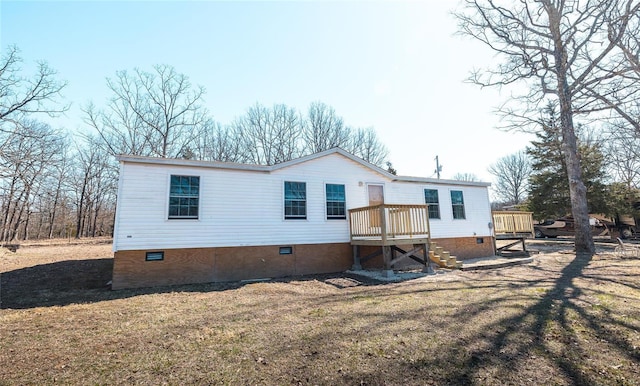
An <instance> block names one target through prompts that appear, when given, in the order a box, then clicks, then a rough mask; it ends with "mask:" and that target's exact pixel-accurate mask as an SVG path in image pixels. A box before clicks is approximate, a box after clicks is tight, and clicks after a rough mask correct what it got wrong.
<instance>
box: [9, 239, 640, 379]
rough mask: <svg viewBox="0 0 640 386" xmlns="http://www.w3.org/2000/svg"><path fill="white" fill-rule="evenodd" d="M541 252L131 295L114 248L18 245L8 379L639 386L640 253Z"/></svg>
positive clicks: (12, 263) (12, 256) (13, 257)
mask: <svg viewBox="0 0 640 386" xmlns="http://www.w3.org/2000/svg"><path fill="white" fill-rule="evenodd" d="M533 248H538V249H540V250H541V253H540V254H538V255H535V260H534V263H532V264H530V265H526V266H515V267H508V268H501V269H494V270H485V271H468V272H447V273H443V274H438V275H434V276H428V277H424V278H420V279H415V280H410V281H405V282H401V283H393V284H385V283H378V282H372V281H364V280H362V279H358V278H356V277H349V276H346V275H333V276H332V275H325V276H315V277H305V278H291V279H289V280H281V281H273V282H259V283H231V284H209V285H190V286H179V287H163V288H153V289H141V290H123V291H110V290H109V289H108V288H107V287H106V286H105V284H106V283H107V282H108V281H109V280H110V274H111V272H110V270H111V267H112V259H111V256H112V255H111V251H110V245H108V244H99V245H93V244H80V245H49V246H36V245H32V246H22V247H21V248H20V249H18V251H17V252H16V253H11V252H8V251H6V250H3V252H2V253H1V255H0V273H1V274H2V276H1V289H0V291H1V297H0V298H1V300H2V305H1V307H2V310H1V311H0V312H1V314H0V337H1V339H0V384H2V385H5V384H6V385H28V384H33V385H43V384H54V383H60V384H83V385H84V384H110V385H111V384H113V385H115V384H145V385H160V384H176V385H177V384H229V385H243V384H247V385H248V384H251V385H259V384H264V385H272V384H275V385H289V384H293V385H297V384H302V385H307V384H318V385H337V384H346V385H360V384H364V385H382V384H386V385H431V384H433V385H446V384H451V385H463V384H469V385H503V384H512V385H525V384H546V385H550V384H556V385H594V384H598V385H638V384H640V260H639V259H623V258H619V257H616V256H614V255H613V254H612V253H611V251H612V249H611V248H606V247H601V249H602V253H599V254H598V255H596V256H593V257H592V258H587V257H581V256H579V257H576V256H575V254H572V253H571V252H570V249H569V247H567V246H564V247H561V248H560V249H562V248H566V249H567V250H566V251H562V250H558V248H551V249H549V250H547V249H548V248H547V247H545V244H536V245H534V246H533Z"/></svg>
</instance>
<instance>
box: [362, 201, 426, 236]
mask: <svg viewBox="0 0 640 386" xmlns="http://www.w3.org/2000/svg"><path fill="white" fill-rule="evenodd" d="M349 227H350V233H351V239H352V240H353V239H354V238H367V237H369V238H378V237H379V238H381V239H382V242H383V243H386V241H387V239H389V238H396V237H406V238H414V237H418V236H420V237H428V235H429V233H430V232H429V213H428V207H427V205H410V204H409V205H407V204H380V205H373V206H365V207H361V208H353V209H349Z"/></svg>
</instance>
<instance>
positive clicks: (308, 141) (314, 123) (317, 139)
mask: <svg viewBox="0 0 640 386" xmlns="http://www.w3.org/2000/svg"><path fill="white" fill-rule="evenodd" d="M350 136H351V130H349V128H348V127H346V126H345V125H344V121H343V119H342V118H341V117H339V116H338V115H336V112H335V110H334V109H333V107H331V106H329V105H327V104H325V103H322V102H313V103H311V105H310V106H309V110H308V112H307V119H306V121H305V125H304V132H303V135H302V139H303V141H304V146H305V150H306V151H305V152H308V153H319V152H321V151H324V150H328V149H331V148H334V147H340V148H343V149H345V148H347V147H348V146H349V139H350Z"/></svg>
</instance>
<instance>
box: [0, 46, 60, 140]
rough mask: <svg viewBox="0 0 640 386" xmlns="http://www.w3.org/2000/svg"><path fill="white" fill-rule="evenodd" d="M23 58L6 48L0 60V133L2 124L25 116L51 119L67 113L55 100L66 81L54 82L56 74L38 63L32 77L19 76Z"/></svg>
mask: <svg viewBox="0 0 640 386" xmlns="http://www.w3.org/2000/svg"><path fill="white" fill-rule="evenodd" d="M21 63H22V58H21V57H20V52H19V50H18V48H17V47H16V46H11V47H9V48H8V50H7V52H6V53H5V55H4V56H3V57H2V59H0V130H3V131H4V130H7V129H6V128H5V127H3V126H2V125H1V123H2V122H4V121H13V122H16V121H19V120H20V119H22V118H24V117H25V115H29V114H33V113H45V114H48V115H50V116H53V115H55V114H56V113H61V112H63V111H65V110H67V108H68V106H66V105H60V104H59V102H58V99H59V98H60V97H61V94H60V93H61V91H62V89H63V88H64V87H65V86H66V82H61V81H59V80H57V79H56V75H57V73H56V71H55V70H53V69H52V68H51V67H49V66H48V65H47V63H46V62H42V61H41V62H39V63H38V68H37V72H36V73H35V74H34V75H33V76H32V77H25V76H24V75H22V68H21Z"/></svg>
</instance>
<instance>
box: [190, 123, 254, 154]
mask: <svg viewBox="0 0 640 386" xmlns="http://www.w3.org/2000/svg"><path fill="white" fill-rule="evenodd" d="M240 145H241V143H240V141H239V140H238V138H236V136H235V135H234V132H233V130H231V129H230V128H229V127H223V126H222V125H221V124H220V123H218V122H215V121H214V120H212V119H210V120H208V121H207V122H205V123H204V125H203V127H202V130H201V131H200V134H199V135H198V137H197V138H196V140H195V141H194V143H193V150H192V153H193V154H192V156H191V157H187V156H186V155H185V157H184V158H195V159H200V160H206V161H222V162H241V161H242V154H243V152H242V149H241V148H240Z"/></svg>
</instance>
